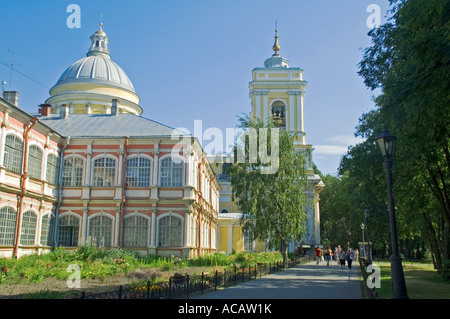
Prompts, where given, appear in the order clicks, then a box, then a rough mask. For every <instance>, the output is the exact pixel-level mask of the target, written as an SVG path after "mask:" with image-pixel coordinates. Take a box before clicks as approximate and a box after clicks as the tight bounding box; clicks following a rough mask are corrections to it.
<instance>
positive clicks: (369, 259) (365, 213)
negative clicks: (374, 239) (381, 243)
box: [364, 209, 372, 264]
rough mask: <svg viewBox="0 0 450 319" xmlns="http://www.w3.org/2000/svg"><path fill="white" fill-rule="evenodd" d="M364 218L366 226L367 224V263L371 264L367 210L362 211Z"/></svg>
mask: <svg viewBox="0 0 450 319" xmlns="http://www.w3.org/2000/svg"><path fill="white" fill-rule="evenodd" d="M364 216H365V217H366V224H367V246H368V250H369V253H368V256H367V258H368V263H369V264H371V263H372V248H371V247H370V227H369V210H368V209H366V210H364Z"/></svg>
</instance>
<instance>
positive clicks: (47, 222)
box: [40, 214, 55, 246]
mask: <svg viewBox="0 0 450 319" xmlns="http://www.w3.org/2000/svg"><path fill="white" fill-rule="evenodd" d="M54 230H55V217H54V216H53V215H52V214H47V215H45V216H42V222H41V241H40V242H41V245H44V246H52V244H53V234H54Z"/></svg>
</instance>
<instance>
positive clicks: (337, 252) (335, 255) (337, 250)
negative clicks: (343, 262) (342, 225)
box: [334, 245, 342, 265]
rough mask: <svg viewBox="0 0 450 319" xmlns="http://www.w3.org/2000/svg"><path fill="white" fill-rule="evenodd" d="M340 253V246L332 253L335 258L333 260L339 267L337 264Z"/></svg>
mask: <svg viewBox="0 0 450 319" xmlns="http://www.w3.org/2000/svg"><path fill="white" fill-rule="evenodd" d="M341 251H342V248H341V245H338V246H337V247H336V250H335V252H334V257H335V258H334V259H335V260H336V265H339V262H340V259H339V256H340V255H341Z"/></svg>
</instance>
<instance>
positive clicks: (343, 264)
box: [339, 249, 346, 269]
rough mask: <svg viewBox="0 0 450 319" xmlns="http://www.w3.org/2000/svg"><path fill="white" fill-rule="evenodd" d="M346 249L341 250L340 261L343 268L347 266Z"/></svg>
mask: <svg viewBox="0 0 450 319" xmlns="http://www.w3.org/2000/svg"><path fill="white" fill-rule="evenodd" d="M345 255H346V253H345V250H343V249H341V251H340V252H339V262H340V263H341V269H343V268H344V267H345Z"/></svg>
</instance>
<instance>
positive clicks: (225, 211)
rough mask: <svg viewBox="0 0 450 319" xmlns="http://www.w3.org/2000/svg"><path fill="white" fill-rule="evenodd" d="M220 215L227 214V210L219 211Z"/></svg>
mask: <svg viewBox="0 0 450 319" xmlns="http://www.w3.org/2000/svg"><path fill="white" fill-rule="evenodd" d="M220 213H221V214H228V209H222V210H221V211H220Z"/></svg>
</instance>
